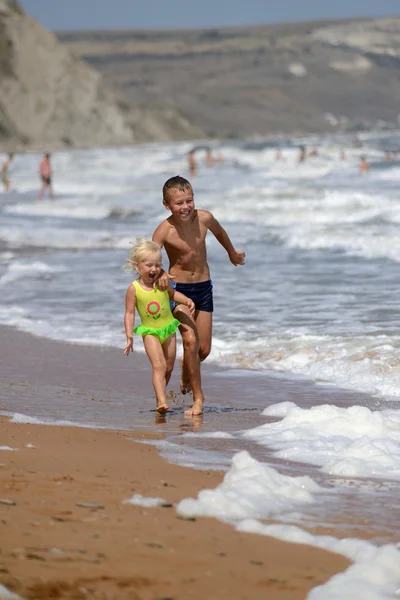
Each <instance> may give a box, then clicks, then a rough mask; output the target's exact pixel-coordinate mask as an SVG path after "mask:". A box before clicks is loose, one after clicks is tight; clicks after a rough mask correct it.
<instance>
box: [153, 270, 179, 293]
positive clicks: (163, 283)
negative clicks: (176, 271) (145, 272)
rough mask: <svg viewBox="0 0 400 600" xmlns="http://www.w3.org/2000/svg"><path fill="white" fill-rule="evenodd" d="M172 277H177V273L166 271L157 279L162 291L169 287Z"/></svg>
mask: <svg viewBox="0 0 400 600" xmlns="http://www.w3.org/2000/svg"><path fill="white" fill-rule="evenodd" d="M170 279H175V275H168V273H165V272H164V273H163V274H162V275H160V277H159V278H158V279H157V285H158V289H159V290H160V291H161V292H165V291H166V290H167V289H168V286H169V281H170Z"/></svg>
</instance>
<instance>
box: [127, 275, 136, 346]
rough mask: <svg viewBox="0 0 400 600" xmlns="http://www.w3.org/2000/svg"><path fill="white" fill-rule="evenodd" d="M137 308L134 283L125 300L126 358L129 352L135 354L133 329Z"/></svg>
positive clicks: (129, 288)
mask: <svg viewBox="0 0 400 600" xmlns="http://www.w3.org/2000/svg"><path fill="white" fill-rule="evenodd" d="M135 306H136V289H135V286H134V285H133V283H131V285H130V286H129V287H128V289H127V291H126V298H125V316H124V325H125V335H126V346H125V349H124V354H125V356H128V354H129V352H133V327H134V325H135Z"/></svg>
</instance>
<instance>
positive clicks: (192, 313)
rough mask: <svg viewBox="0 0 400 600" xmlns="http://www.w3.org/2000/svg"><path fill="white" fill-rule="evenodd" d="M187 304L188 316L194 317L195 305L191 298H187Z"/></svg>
mask: <svg viewBox="0 0 400 600" xmlns="http://www.w3.org/2000/svg"><path fill="white" fill-rule="evenodd" d="M187 306H188V307H189V312H190V316H191V317H194V311H195V309H196V307H195V305H194V302H193V300H191V299H190V298H189V301H188V303H187Z"/></svg>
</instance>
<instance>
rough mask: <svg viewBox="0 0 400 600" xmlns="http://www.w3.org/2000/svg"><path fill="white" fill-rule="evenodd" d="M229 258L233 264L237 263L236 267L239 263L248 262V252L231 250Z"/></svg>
mask: <svg viewBox="0 0 400 600" xmlns="http://www.w3.org/2000/svg"><path fill="white" fill-rule="evenodd" d="M229 260H230V261H231V263H232V264H233V265H235V267H237V266H238V265H244V263H245V262H246V253H245V252H236V250H235V251H234V252H231V253H230V254H229Z"/></svg>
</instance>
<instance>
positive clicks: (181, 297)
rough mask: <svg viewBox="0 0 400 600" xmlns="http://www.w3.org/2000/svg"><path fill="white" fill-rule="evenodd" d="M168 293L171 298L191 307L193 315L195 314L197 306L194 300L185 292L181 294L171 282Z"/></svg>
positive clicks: (190, 310)
mask: <svg viewBox="0 0 400 600" xmlns="http://www.w3.org/2000/svg"><path fill="white" fill-rule="evenodd" d="M168 295H169V299H170V300H173V301H174V302H177V303H178V304H183V305H184V306H187V307H188V308H189V312H190V314H191V316H192V317H193V316H194V311H195V306H194V302H193V300H191V299H190V298H188V297H187V296H185V295H184V294H181V292H177V291H176V290H174V289H173V287H172V286H171V284H169V285H168Z"/></svg>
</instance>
